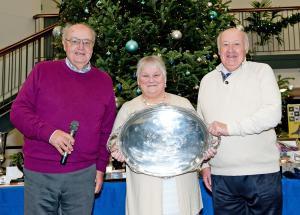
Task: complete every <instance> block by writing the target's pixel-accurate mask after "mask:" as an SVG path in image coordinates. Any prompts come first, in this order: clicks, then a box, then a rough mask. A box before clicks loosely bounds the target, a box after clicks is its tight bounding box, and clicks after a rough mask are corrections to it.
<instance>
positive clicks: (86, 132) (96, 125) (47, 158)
mask: <svg viewBox="0 0 300 215" xmlns="http://www.w3.org/2000/svg"><path fill="white" fill-rule="evenodd" d="M115 115H116V105H115V97H114V92H113V85H112V80H111V78H110V77H109V75H108V74H107V73H105V72H102V71H99V70H98V69H96V68H92V69H91V71H89V72H87V73H84V74H81V73H77V72H74V71H72V70H70V69H69V68H68V66H67V65H66V63H65V61H64V60H59V61H51V62H50V61H46V62H41V63H39V64H37V65H36V66H35V67H34V68H33V70H32V72H31V73H30V75H29V76H28V78H27V80H26V82H25V83H24V85H23V87H22V89H21V91H20V92H19V94H18V96H17V99H16V100H15V102H14V103H13V105H12V109H11V115H10V117H11V121H12V123H13V124H14V125H15V127H16V128H17V129H18V130H19V131H20V132H21V133H23V134H24V139H25V143H24V146H23V152H24V163H25V164H24V166H25V168H27V169H29V170H33V171H38V172H44V173H64V172H72V171H76V170H80V169H83V168H86V167H88V166H90V165H92V164H96V166H97V170H100V171H102V172H105V167H106V165H107V162H108V157H109V155H108V151H107V149H106V142H107V139H108V136H109V134H110V132H111V129H112V126H113V123H114V119H115ZM73 120H77V121H78V122H79V128H78V131H77V132H76V135H75V144H74V151H73V152H72V154H70V155H69V157H68V162H67V164H66V165H65V166H63V165H60V158H61V155H60V154H59V152H58V151H57V150H56V149H55V148H54V147H53V146H52V145H51V144H50V143H49V138H50V136H51V134H52V133H53V132H54V131H55V130H56V129H60V130H63V131H65V132H68V133H69V125H70V123H71V121H73Z"/></svg>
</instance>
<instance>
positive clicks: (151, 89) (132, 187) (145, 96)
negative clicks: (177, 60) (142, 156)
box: [108, 56, 215, 215]
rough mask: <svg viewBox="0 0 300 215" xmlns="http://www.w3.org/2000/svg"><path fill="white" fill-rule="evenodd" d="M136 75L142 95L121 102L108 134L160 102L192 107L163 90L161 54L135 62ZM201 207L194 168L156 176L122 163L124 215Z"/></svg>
mask: <svg viewBox="0 0 300 215" xmlns="http://www.w3.org/2000/svg"><path fill="white" fill-rule="evenodd" d="M136 75H137V82H138V86H139V88H140V89H141V91H142V94H141V95H140V96H138V97H136V98H134V99H132V100H131V101H128V102H125V103H124V104H123V106H122V107H121V109H120V110H119V112H118V115H117V118H116V120H115V124H114V128H113V132H112V133H114V131H116V130H117V129H119V128H120V127H121V126H122V125H123V124H124V123H125V121H126V120H127V119H128V118H129V116H130V115H131V114H132V113H134V112H136V111H140V110H142V109H145V108H149V107H152V106H154V105H157V104H160V103H166V104H170V105H175V106H180V107H183V108H187V109H190V110H194V108H193V106H192V104H191V103H190V102H189V101H188V100H187V99H186V98H183V97H180V96H177V95H174V94H170V93H167V92H166V91H165V88H166V81H167V74H166V66H165V64H164V61H163V60H162V58H161V57H159V56H147V57H144V58H142V59H141V60H140V61H139V62H138V65H137V73H136ZM108 147H109V149H110V151H111V155H112V157H114V158H115V159H116V160H118V161H121V162H124V160H125V159H124V156H123V154H122V153H121V151H120V150H119V148H118V146H117V145H116V144H112V145H111V144H110V146H108ZM214 154H215V150H214V149H212V148H211V149H209V150H208V151H207V152H206V155H205V159H207V158H209V157H212V156H214ZM201 209H202V199H201V194H200V188H199V180H198V174H197V172H196V171H195V172H189V173H186V174H182V175H178V176H174V177H170V178H160V177H155V176H150V175H145V174H142V173H136V172H134V171H132V170H131V169H130V168H129V167H128V166H126V214H127V215H197V214H199V212H200V210H201Z"/></svg>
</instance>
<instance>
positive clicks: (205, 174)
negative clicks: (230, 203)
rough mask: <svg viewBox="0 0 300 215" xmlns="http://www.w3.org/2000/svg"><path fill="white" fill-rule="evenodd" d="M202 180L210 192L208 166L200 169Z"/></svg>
mask: <svg viewBox="0 0 300 215" xmlns="http://www.w3.org/2000/svg"><path fill="white" fill-rule="evenodd" d="M201 174H202V178H203V182H204V184H205V187H206V188H207V189H209V191H210V192H211V174H210V167H206V168H204V169H202V171H201Z"/></svg>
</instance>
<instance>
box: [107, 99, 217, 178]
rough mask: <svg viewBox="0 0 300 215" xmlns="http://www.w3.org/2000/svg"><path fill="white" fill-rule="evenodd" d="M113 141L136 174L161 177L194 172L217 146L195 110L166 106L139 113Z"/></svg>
mask: <svg viewBox="0 0 300 215" xmlns="http://www.w3.org/2000/svg"><path fill="white" fill-rule="evenodd" d="M109 141H113V142H116V143H117V144H118V145H119V147H120V149H121V151H122V153H123V154H124V157H125V161H126V163H127V165H128V166H129V167H130V168H131V169H132V170H133V171H135V172H139V173H144V174H148V175H152V176H157V177H171V176H176V175H180V174H184V173H187V172H189V171H194V170H195V169H197V168H198V167H199V165H200V164H201V163H202V161H203V153H204V152H205V151H206V150H207V149H208V147H209V145H210V144H211V143H213V140H212V137H211V136H210V135H209V133H208V131H207V128H206V126H205V124H204V123H203V121H202V120H201V119H200V118H199V116H198V115H197V113H196V112H195V111H193V110H187V109H185V108H181V107H177V106H172V105H166V104H162V105H157V106H155V107H153V108H148V109H144V110H142V111H139V112H136V113H135V114H133V115H132V116H131V117H130V118H129V119H128V120H127V121H126V122H125V124H124V125H123V126H122V127H121V129H120V130H119V131H118V133H116V134H113V135H112V136H111V138H110V140H109Z"/></svg>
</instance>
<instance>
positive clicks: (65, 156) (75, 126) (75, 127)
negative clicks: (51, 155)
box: [60, 120, 79, 165]
mask: <svg viewBox="0 0 300 215" xmlns="http://www.w3.org/2000/svg"><path fill="white" fill-rule="evenodd" d="M78 127H79V122H78V121H75V120H74V121H72V122H71V124H70V135H71V136H72V137H74V136H75V134H76V131H77V130H78ZM68 155H69V154H68V152H64V154H63V155H62V156H61V159H60V164H61V165H66V163H67V160H68Z"/></svg>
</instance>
